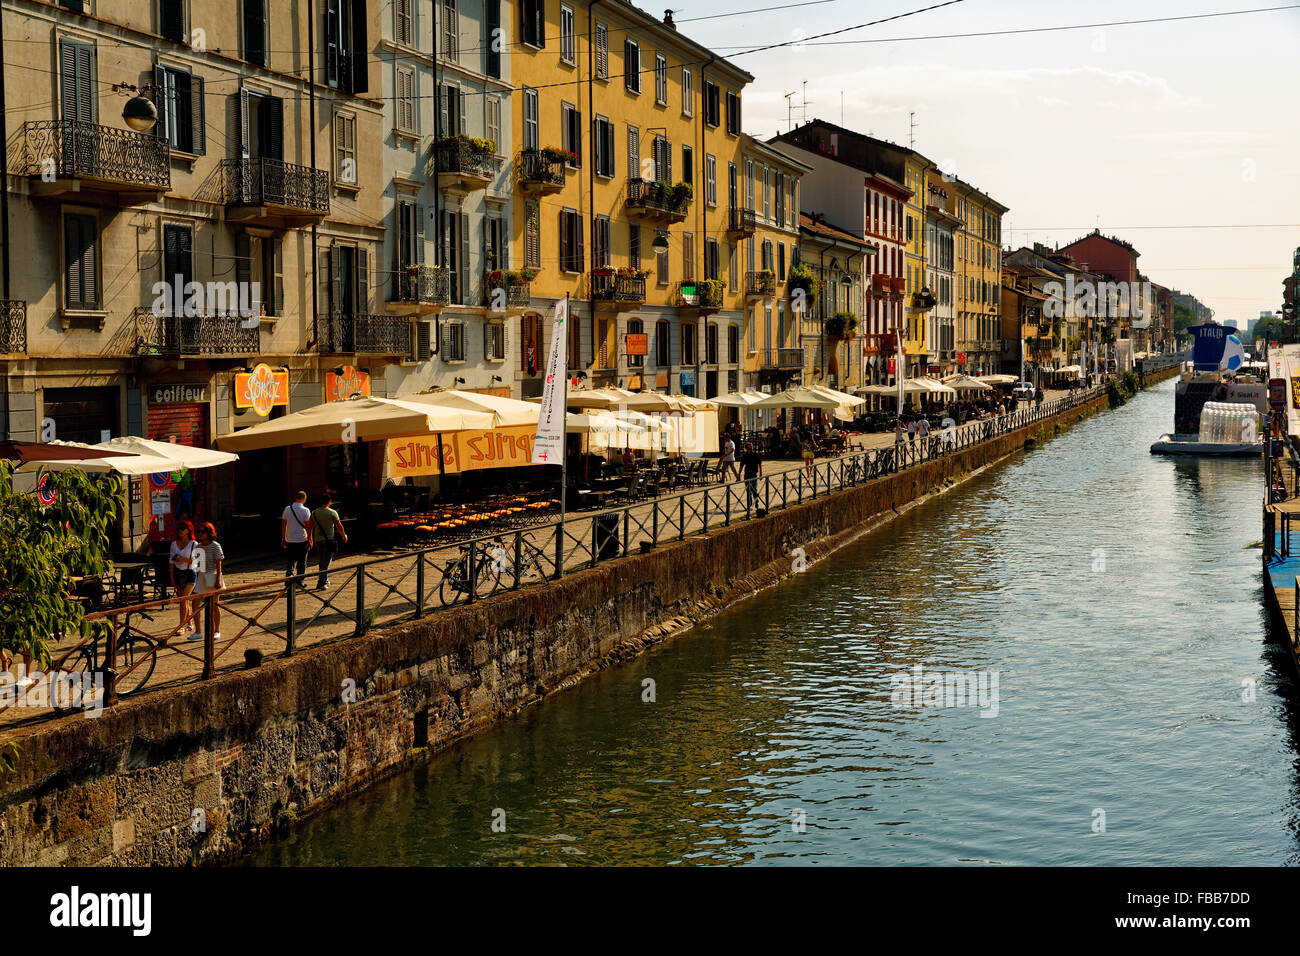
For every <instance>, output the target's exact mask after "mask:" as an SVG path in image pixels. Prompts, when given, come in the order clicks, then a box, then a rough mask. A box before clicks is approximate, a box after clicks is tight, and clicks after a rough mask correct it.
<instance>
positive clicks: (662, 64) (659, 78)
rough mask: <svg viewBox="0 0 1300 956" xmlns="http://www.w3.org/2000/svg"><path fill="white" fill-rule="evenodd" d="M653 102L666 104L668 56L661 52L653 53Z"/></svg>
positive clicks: (660, 104) (661, 104)
mask: <svg viewBox="0 0 1300 956" xmlns="http://www.w3.org/2000/svg"><path fill="white" fill-rule="evenodd" d="M655 103H656V104H658V105H659V106H667V105H668V58H667V57H666V56H664V55H663V54H662V53H656V54H655Z"/></svg>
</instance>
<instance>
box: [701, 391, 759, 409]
mask: <svg viewBox="0 0 1300 956" xmlns="http://www.w3.org/2000/svg"><path fill="white" fill-rule="evenodd" d="M767 397H768V396H767V393H765V392H729V393H728V394H726V395H719V396H718V397H717V398H713V399H710V401H711V402H713V404H714V405H724V406H726V407H727V408H749V407H750V406H751V405H757V404H758V403H759V402H761V401H762V400H763V399H765V398H767Z"/></svg>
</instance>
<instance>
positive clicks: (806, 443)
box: [803, 435, 817, 475]
mask: <svg viewBox="0 0 1300 956" xmlns="http://www.w3.org/2000/svg"><path fill="white" fill-rule="evenodd" d="M816 457H817V448H816V446H815V445H814V444H813V440H812V437H811V436H809V435H805V436H804V440H803V470H804V471H805V472H806V473H808V474H810V475H811V474H812V472H813V459H815V458H816Z"/></svg>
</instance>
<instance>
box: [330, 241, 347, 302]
mask: <svg viewBox="0 0 1300 956" xmlns="http://www.w3.org/2000/svg"><path fill="white" fill-rule="evenodd" d="M342 259H343V256H342V253H341V252H340V251H339V247H338V245H337V244H335V245H331V246H330V248H329V262H330V267H329V284H330V293H329V310H330V313H331V314H332V313H334V312H342V311H344V305H343V263H342Z"/></svg>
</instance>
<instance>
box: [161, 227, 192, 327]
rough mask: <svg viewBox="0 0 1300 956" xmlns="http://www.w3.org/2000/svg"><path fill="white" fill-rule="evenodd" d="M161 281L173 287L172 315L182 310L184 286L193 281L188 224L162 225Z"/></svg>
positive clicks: (181, 312) (190, 239) (190, 234)
mask: <svg viewBox="0 0 1300 956" xmlns="http://www.w3.org/2000/svg"><path fill="white" fill-rule="evenodd" d="M162 233H163V258H162V277H163V281H164V282H166V283H167V284H168V285H170V286H172V287H173V296H174V298H173V300H172V303H173V311H172V314H173V315H181V314H183V312H184V307H183V303H184V301H185V288H186V286H188V285H189V284H190V283H191V282H193V281H194V233H193V231H192V230H191V229H190V227H189V226H181V225H177V224H175V223H167V224H165V225H164V226H163V230H162Z"/></svg>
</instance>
